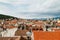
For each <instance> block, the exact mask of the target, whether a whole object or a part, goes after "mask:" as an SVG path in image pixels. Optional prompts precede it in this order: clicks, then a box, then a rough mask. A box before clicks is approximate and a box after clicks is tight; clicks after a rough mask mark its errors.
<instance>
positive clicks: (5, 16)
mask: <svg viewBox="0 0 60 40" xmlns="http://www.w3.org/2000/svg"><path fill="white" fill-rule="evenodd" d="M9 18H16V17H13V16H8V15H3V14H0V19H9Z"/></svg>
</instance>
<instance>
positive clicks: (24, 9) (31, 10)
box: [0, 0, 60, 19]
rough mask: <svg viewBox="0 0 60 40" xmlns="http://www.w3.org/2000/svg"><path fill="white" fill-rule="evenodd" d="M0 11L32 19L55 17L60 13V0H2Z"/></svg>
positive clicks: (0, 0) (0, 1)
mask: <svg viewBox="0 0 60 40" xmlns="http://www.w3.org/2000/svg"><path fill="white" fill-rule="evenodd" d="M0 13H1V14H6V15H11V16H16V17H20V18H30V19H31V18H42V17H46V18H49V17H55V16H59V14H60V0H0Z"/></svg>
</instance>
